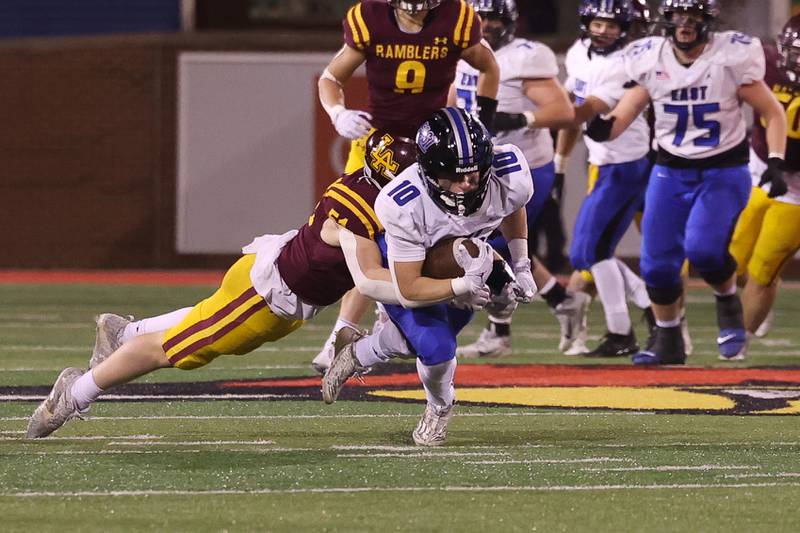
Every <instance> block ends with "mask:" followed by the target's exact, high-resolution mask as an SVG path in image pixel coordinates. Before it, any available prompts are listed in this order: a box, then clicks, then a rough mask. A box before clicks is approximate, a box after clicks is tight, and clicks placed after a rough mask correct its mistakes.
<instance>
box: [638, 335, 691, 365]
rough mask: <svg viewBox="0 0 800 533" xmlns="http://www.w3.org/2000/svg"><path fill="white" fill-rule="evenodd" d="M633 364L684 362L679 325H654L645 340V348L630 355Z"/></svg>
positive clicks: (672, 363) (676, 363) (684, 354)
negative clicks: (648, 337)
mask: <svg viewBox="0 0 800 533" xmlns="http://www.w3.org/2000/svg"><path fill="white" fill-rule="evenodd" d="M632 361H633V364H634V365H642V366H654V365H682V364H685V363H686V352H685V351H684V348H683V337H681V332H680V327H678V326H675V327H672V328H662V327H658V326H656V328H655V331H653V334H652V335H651V336H650V339H649V340H648V342H647V348H646V349H645V350H644V351H641V352H639V353H637V354H635V355H634V356H633V357H632Z"/></svg>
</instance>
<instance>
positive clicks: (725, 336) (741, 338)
mask: <svg viewBox="0 0 800 533" xmlns="http://www.w3.org/2000/svg"><path fill="white" fill-rule="evenodd" d="M717 347H718V348H719V359H720V360H721V361H744V360H745V358H746V357H747V332H746V331H745V330H744V328H726V329H723V330H721V331H720V332H719V337H717Z"/></svg>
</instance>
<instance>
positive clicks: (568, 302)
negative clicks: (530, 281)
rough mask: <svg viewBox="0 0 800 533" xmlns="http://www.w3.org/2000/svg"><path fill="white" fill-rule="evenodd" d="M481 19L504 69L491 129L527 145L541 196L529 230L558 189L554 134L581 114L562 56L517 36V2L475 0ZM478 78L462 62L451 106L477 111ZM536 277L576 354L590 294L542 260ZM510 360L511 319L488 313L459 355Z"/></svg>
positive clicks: (504, 139)
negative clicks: (561, 71)
mask: <svg viewBox="0 0 800 533" xmlns="http://www.w3.org/2000/svg"><path fill="white" fill-rule="evenodd" d="M471 3H472V5H473V6H474V8H475V11H477V12H478V13H479V14H480V15H481V19H482V23H481V30H482V32H483V38H484V39H485V40H486V42H488V43H489V45H490V46H491V47H492V49H493V50H494V53H495V58H496V60H497V63H498V65H499V67H500V88H499V89H498V92H497V100H498V111H499V112H498V113H497V114H496V115H495V120H494V122H493V124H492V125H491V127H492V129H493V130H494V131H495V132H496V133H497V135H496V136H495V142H496V143H498V144H505V143H512V144H515V145H517V146H518V147H520V148H521V149H522V151H523V153H524V154H525V160H526V161H527V164H528V166H529V167H530V169H531V176H532V179H533V187H534V190H536V194H535V195H534V196H533V198H532V199H531V201H530V202H529V203H528V205H527V206H526V212H527V217H528V227H529V231H530V228H531V225H532V224H533V223H534V221H535V220H536V218H537V217H538V216H539V213H540V212H541V210H542V207H543V206H544V203H545V200H546V199H547V197H548V195H549V194H550V191H551V189H552V187H553V181H554V178H555V171H554V168H555V167H554V165H553V140H552V138H551V136H550V131H549V129H550V128H558V127H562V126H563V125H565V124H567V123H568V122H570V121H571V120H572V117H573V116H574V113H573V111H572V106H571V105H570V102H569V99H568V98H567V93H566V91H565V90H564V88H563V86H562V85H561V83H560V82H559V81H558V79H557V76H558V64H557V63H556V56H555V54H553V52H552V50H550V48H548V47H547V46H546V45H544V44H542V43H538V42H533V41H528V40H526V39H519V38H515V37H514V31H515V28H516V21H517V16H518V14H517V8H516V4H515V3H514V0H471ZM477 82H478V72H477V71H476V70H475V69H474V68H472V67H470V66H469V65H468V64H466V63H465V62H464V61H461V62H459V64H458V67H457V70H456V79H455V83H454V84H453V90H452V92H451V103H453V104H455V105H457V106H458V107H461V108H463V109H465V110H467V111H468V112H470V113H473V114H474V113H475V112H476V109H477ZM490 242H491V243H492V245H493V246H494V247H495V248H496V249H497V250H499V251H500V252H501V253H502V254H503V255H504V256H506V257H507V256H508V253H507V247H506V243H505V240H504V239H503V238H502V236H499V237H496V238H492V239H491V240H490ZM533 265H534V269H533V275H534V278H535V280H536V284H537V285H538V286H539V287H540V294H541V296H542V297H543V298H544V299H545V301H546V302H547V304H548V305H549V306H550V308H551V310H552V311H553V313H554V314H555V315H556V317H557V318H558V320H559V323H560V325H561V331H562V341H561V347H562V349H563V350H566V349H569V345H570V344H571V342H572V340H573V338H574V336H573V334H572V332H573V331H577V330H578V329H579V327H578V325H579V324H581V323H582V322H583V320H584V316H585V312H586V309H587V307H588V304H589V297H588V296H587V295H585V294H581V295H577V296H575V295H573V294H571V293H568V292H566V291H565V289H564V287H563V285H561V284H560V283H558V282H557V281H556V278H555V276H553V275H552V274H551V273H550V272H549V271H548V270H547V269H546V268H545V267H544V265H542V264H541V262H539V261H538V260H536V258H533ZM510 354H511V316H510V315H503V316H500V315H498V314H496V313H495V314H493V313H490V314H489V323H488V324H487V326H486V328H485V329H484V330H483V331H481V334H480V336H479V337H478V339H477V341H475V342H474V343H472V344H468V345H465V346H460V347H459V348H458V355H459V357H465V358H476V357H501V356H506V355H510Z"/></svg>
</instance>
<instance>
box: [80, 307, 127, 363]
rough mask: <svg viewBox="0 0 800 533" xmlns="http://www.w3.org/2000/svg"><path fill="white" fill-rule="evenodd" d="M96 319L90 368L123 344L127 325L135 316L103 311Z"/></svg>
mask: <svg viewBox="0 0 800 533" xmlns="http://www.w3.org/2000/svg"><path fill="white" fill-rule="evenodd" d="M95 321H96V322H97V330H96V333H95V339H94V349H93V350H92V357H91V359H89V368H94V367H96V366H97V365H99V364H100V363H102V362H103V361H105V360H106V359H108V356H109V355H111V354H112V353H114V352H115V351H117V349H118V348H119V347H120V346H122V333H123V331H125V326H127V325H128V324H130V323H131V322H132V321H133V317H132V316H127V317H124V316H120V315H115V314H113V313H103V314H101V315H98V316H97V318H95Z"/></svg>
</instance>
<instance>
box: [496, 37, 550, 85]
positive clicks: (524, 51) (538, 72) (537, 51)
mask: <svg viewBox="0 0 800 533" xmlns="http://www.w3.org/2000/svg"><path fill="white" fill-rule="evenodd" d="M506 46H507V48H508V50H507V51H506V52H505V53H506V54H507V57H508V68H507V70H506V71H505V72H502V73H501V77H502V78H503V79H537V78H555V77H556V76H558V62H557V61H556V55H555V54H554V53H553V51H552V50H550V48H549V47H547V46H546V45H544V44H542V43H537V42H533V41H528V40H525V39H514V40H513V41H511V43H509V44H508V45H506Z"/></svg>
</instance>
